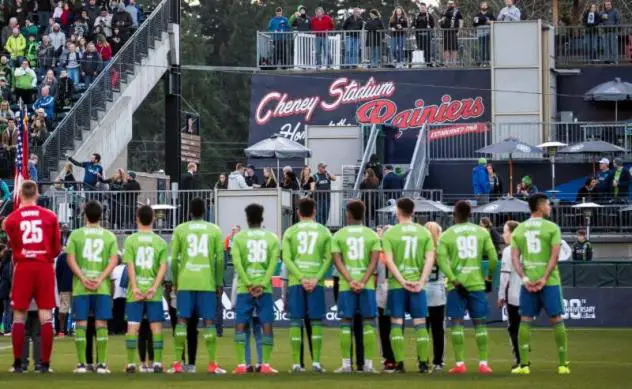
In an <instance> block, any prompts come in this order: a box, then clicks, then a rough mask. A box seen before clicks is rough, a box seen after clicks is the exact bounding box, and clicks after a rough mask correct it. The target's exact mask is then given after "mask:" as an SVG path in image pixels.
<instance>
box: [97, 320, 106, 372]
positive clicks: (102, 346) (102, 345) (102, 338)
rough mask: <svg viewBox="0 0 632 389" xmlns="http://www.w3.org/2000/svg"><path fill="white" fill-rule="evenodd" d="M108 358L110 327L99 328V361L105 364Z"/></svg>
mask: <svg viewBox="0 0 632 389" xmlns="http://www.w3.org/2000/svg"><path fill="white" fill-rule="evenodd" d="M107 358H108V329H107V328H97V363H99V364H101V363H103V364H105V361H106V360H107Z"/></svg>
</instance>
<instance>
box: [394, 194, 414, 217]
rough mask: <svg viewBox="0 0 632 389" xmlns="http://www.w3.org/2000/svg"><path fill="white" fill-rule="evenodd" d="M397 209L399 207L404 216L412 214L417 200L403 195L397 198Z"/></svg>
mask: <svg viewBox="0 0 632 389" xmlns="http://www.w3.org/2000/svg"><path fill="white" fill-rule="evenodd" d="M397 209H399V211H400V212H401V213H403V214H404V216H411V215H412V214H413V213H414V212H415V202H414V201H413V200H411V199H409V198H408V197H402V198H401V199H399V200H397Z"/></svg>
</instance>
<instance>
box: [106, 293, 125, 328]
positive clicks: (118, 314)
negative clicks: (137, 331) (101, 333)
mask: <svg viewBox="0 0 632 389" xmlns="http://www.w3.org/2000/svg"><path fill="white" fill-rule="evenodd" d="M125 303H126V300H125V298H117V299H114V300H113V301H112V319H111V320H110V321H109V323H108V327H109V330H110V333H112V334H116V335H120V334H124V333H126V332H127V323H126V322H125Z"/></svg>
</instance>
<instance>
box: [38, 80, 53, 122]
mask: <svg viewBox="0 0 632 389" xmlns="http://www.w3.org/2000/svg"><path fill="white" fill-rule="evenodd" d="M49 91H50V89H49V87H48V86H44V87H42V90H41V94H42V95H41V96H40V97H39V98H38V99H37V100H35V103H34V104H33V108H34V109H39V108H42V109H43V110H44V112H45V113H46V117H47V118H49V119H50V120H54V118H55V99H54V98H53V96H51V95H50V93H49Z"/></svg>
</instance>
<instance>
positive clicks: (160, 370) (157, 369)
mask: <svg viewBox="0 0 632 389" xmlns="http://www.w3.org/2000/svg"><path fill="white" fill-rule="evenodd" d="M150 371H152V370H150ZM153 372H154V374H162V373H163V372H164V369H163V368H162V365H161V364H160V363H154V368H153Z"/></svg>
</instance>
